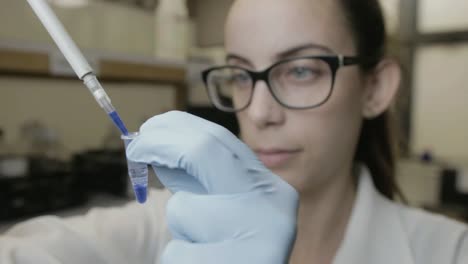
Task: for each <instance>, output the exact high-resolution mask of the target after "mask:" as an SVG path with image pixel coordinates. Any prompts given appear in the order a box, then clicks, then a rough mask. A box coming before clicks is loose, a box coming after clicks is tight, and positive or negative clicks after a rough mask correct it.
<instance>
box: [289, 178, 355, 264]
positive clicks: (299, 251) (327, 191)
mask: <svg viewBox="0 0 468 264" xmlns="http://www.w3.org/2000/svg"><path fill="white" fill-rule="evenodd" d="M350 171H351V170H347V173H342V175H339V176H338V177H334V179H336V180H335V181H334V182H331V183H328V185H327V186H325V187H324V188H320V189H321V190H320V191H315V192H313V193H311V192H309V193H302V194H301V196H300V205H299V213H298V229H297V238H296V242H295V245H294V248H293V251H292V255H291V259H290V263H291V264H303V263H331V262H332V261H333V258H334V256H335V254H336V252H337V251H338V248H339V246H340V244H341V241H342V240H343V238H344V235H345V231H346V227H347V224H348V221H349V218H350V216H351V211H352V207H353V204H354V199H355V196H356V193H355V188H354V183H353V178H352V175H350V174H351V173H350Z"/></svg>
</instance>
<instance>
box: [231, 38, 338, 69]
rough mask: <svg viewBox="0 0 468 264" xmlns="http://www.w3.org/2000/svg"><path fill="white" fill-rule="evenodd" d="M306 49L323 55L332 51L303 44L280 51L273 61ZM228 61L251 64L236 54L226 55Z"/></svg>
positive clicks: (313, 44)
mask: <svg viewBox="0 0 468 264" xmlns="http://www.w3.org/2000/svg"><path fill="white" fill-rule="evenodd" d="M307 49H319V50H322V51H324V52H325V53H327V54H330V53H333V51H332V50H331V49H330V48H328V47H326V46H323V45H319V44H316V43H307V44H303V45H299V46H296V47H292V48H289V49H287V50H285V51H282V52H280V53H278V54H276V55H275V59H276V60H281V59H285V58H288V57H292V56H294V55H296V54H297V53H299V52H301V51H304V50H307ZM229 60H238V61H240V62H242V63H245V64H248V65H251V66H252V62H250V60H248V59H246V58H244V57H242V56H240V55H237V54H234V53H228V54H227V55H226V61H229Z"/></svg>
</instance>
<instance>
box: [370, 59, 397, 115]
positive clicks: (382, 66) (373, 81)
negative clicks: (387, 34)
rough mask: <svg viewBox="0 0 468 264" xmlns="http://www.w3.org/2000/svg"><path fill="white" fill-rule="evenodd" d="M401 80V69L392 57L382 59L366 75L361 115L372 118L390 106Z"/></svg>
mask: <svg viewBox="0 0 468 264" xmlns="http://www.w3.org/2000/svg"><path fill="white" fill-rule="evenodd" d="M400 81H401V69H400V66H399V64H398V63H397V62H396V61H395V60H394V59H390V58H388V59H384V60H382V61H381V62H380V63H379V64H378V65H377V67H376V68H375V69H374V70H373V72H372V73H370V74H369V75H368V76H367V77H366V85H365V91H364V98H363V107H362V115H363V117H364V118H366V119H372V118H374V117H376V116H378V115H380V114H381V113H383V112H384V111H385V110H387V109H388V108H389V107H390V104H391V103H392V101H393V98H394V97H395V95H396V93H397V91H398V88H399V87H400Z"/></svg>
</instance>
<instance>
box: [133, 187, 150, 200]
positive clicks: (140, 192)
mask: <svg viewBox="0 0 468 264" xmlns="http://www.w3.org/2000/svg"><path fill="white" fill-rule="evenodd" d="M146 189H147V187H146V186H143V185H134V186H133V190H134V191H135V196H136V198H137V201H138V202H139V203H141V204H142V203H145V202H146V196H147V191H146Z"/></svg>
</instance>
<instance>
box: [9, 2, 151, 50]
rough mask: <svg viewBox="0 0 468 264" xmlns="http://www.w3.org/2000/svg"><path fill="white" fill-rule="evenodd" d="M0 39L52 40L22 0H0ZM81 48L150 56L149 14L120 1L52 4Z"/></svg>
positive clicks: (39, 41)
mask: <svg viewBox="0 0 468 264" xmlns="http://www.w3.org/2000/svg"><path fill="white" fill-rule="evenodd" d="M0 6H1V8H0V25H1V26H0V40H2V39H6V40H17V41H27V42H33V43H39V44H41V43H42V44H43V43H46V44H51V45H53V42H52V40H51V38H50V37H49V35H48V34H47V32H46V31H45V29H44V28H43V26H42V24H40V22H39V20H38V19H37V18H36V16H35V14H34V13H33V12H32V10H31V8H30V7H29V5H28V4H27V2H26V1H25V0H21V1H18V0H1V3H0ZM54 11H55V12H56V14H57V16H58V17H59V19H60V20H61V21H62V23H63V24H64V26H65V28H66V29H67V31H68V32H69V33H70V35H71V36H72V38H73V39H74V40H75V41H76V43H77V44H78V46H79V47H80V48H82V49H92V50H105V51H108V52H117V53H126V54H138V55H148V56H152V54H153V46H154V42H155V40H154V37H153V36H154V33H153V26H154V25H153V23H154V19H153V14H152V13H147V12H144V11H141V10H138V9H133V8H130V7H126V6H123V5H115V4H109V3H102V2H99V1H97V2H91V3H90V4H89V5H88V6H85V7H80V8H71V9H67V8H60V7H56V6H54Z"/></svg>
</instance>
